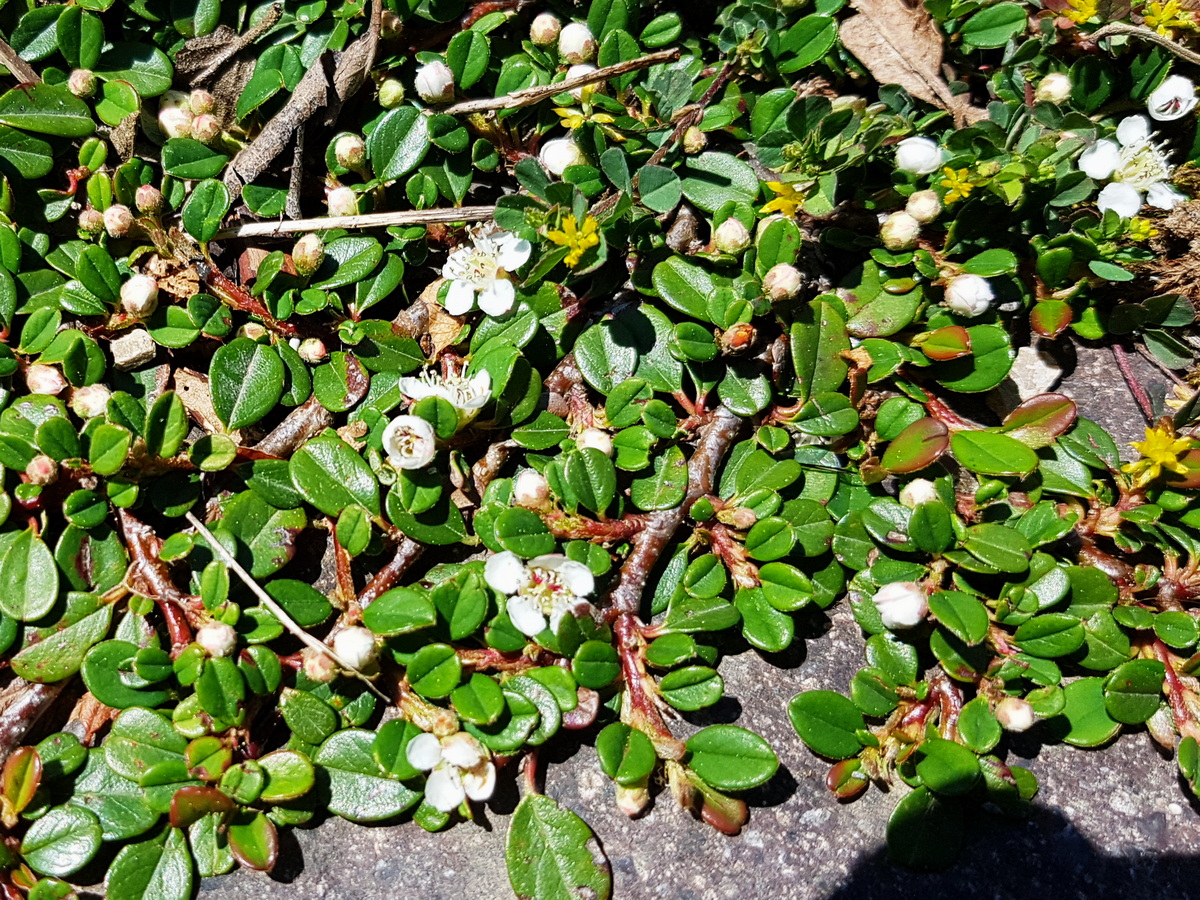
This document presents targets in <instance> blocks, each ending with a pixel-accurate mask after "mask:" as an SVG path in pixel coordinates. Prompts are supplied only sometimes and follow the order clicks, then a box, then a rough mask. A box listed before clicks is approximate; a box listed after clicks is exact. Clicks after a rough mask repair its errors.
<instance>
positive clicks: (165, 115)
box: [158, 106, 195, 138]
mask: <svg viewBox="0 0 1200 900" xmlns="http://www.w3.org/2000/svg"><path fill="white" fill-rule="evenodd" d="M194 119H195V117H194V116H193V115H192V114H191V113H190V112H189V111H188V110H186V109H184V108H183V107H181V106H169V107H167V108H166V109H163V110H159V113H158V127H159V128H161V129H162V133H163V134H165V135H166V136H167V137H169V138H183V137H191V136H192V122H193V121H194Z"/></svg>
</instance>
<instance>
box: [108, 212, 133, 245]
mask: <svg viewBox="0 0 1200 900" xmlns="http://www.w3.org/2000/svg"><path fill="white" fill-rule="evenodd" d="M132 227H133V213H132V212H130V211H129V207H128V206H124V205H122V204H120V203H114V204H113V205H112V206H110V207H109V208H108V209H106V210H105V211H104V230H105V231H107V232H108V236H109V237H113V238H119V237H125V235H127V234H129V229H130V228H132Z"/></svg>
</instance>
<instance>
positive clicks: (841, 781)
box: [825, 759, 871, 800]
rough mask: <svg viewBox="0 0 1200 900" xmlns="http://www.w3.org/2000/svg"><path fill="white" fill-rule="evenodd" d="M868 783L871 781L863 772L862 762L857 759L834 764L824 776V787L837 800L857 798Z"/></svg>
mask: <svg viewBox="0 0 1200 900" xmlns="http://www.w3.org/2000/svg"><path fill="white" fill-rule="evenodd" d="M870 783H871V779H870V778H868V777H867V776H866V774H865V773H864V772H863V770H862V762H861V761H860V760H858V759H843V760H842V761H841V762H836V763H834V764H833V765H832V766H831V767H830V769H829V774H828V775H826V776H825V787H827V788H829V790H830V791H832V792H833V794H834V796H836V797H837V798H838V799H839V800H849V799H850V798H851V797H857V796H858V795H859V794H861V793H862V792H863V791H864V790H865V789H866V787H867V785H869V784H870Z"/></svg>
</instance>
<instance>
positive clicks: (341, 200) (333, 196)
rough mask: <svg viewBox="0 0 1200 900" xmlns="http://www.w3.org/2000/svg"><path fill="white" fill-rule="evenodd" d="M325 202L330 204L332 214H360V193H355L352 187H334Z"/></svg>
mask: <svg viewBox="0 0 1200 900" xmlns="http://www.w3.org/2000/svg"><path fill="white" fill-rule="evenodd" d="M325 202H326V203H328V204H329V214H330V215H331V216H357V215H358V194H356V193H354V191H353V190H352V189H351V188H348V187H339V188H334V189H333V190H331V191H330V192H329V193H328V194H327V195H326V197H325Z"/></svg>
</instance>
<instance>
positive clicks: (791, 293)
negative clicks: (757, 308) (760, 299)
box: [763, 263, 802, 303]
mask: <svg viewBox="0 0 1200 900" xmlns="http://www.w3.org/2000/svg"><path fill="white" fill-rule="evenodd" d="M801 283H802V279H801V277H800V270H799V269H797V268H796V267H795V266H789V265H788V264H787V263H779V264H778V265H774V266H772V267H771V268H770V269H768V270H767V274H766V275H764V276H763V293H764V294H766V295H767V297H768V298H770V300H771V301H772V302H774V303H780V302H782V301H784V300H794V299H795V298H796V297H797V296H799V294H800V285H801Z"/></svg>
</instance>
